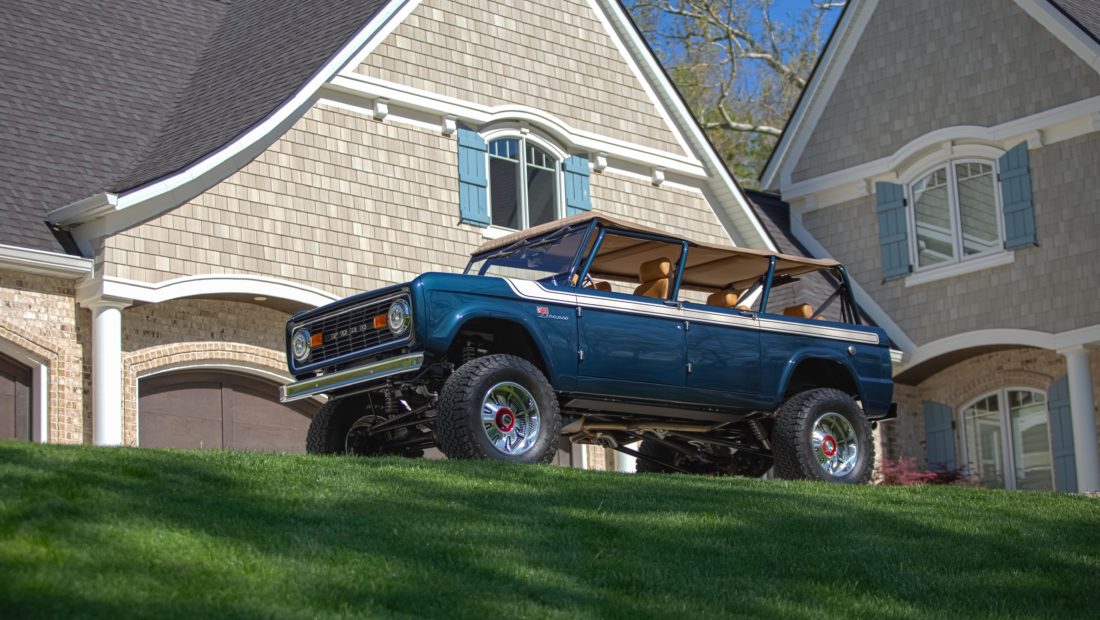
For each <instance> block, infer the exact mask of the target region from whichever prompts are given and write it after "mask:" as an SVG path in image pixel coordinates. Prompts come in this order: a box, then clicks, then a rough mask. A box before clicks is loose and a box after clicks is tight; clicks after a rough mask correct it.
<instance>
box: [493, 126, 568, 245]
mask: <svg viewBox="0 0 1100 620" xmlns="http://www.w3.org/2000/svg"><path fill="white" fill-rule="evenodd" d="M481 137H482V138H483V139H484V140H485V144H486V150H485V177H486V181H487V182H488V186H487V188H486V189H487V191H486V192H485V194H486V195H485V200H486V203H487V205H488V211H489V227H488V228H486V229H485V230H484V233H483V234H484V236H485V237H488V238H495V237H501V236H504V235H506V234H508V233H512V232H515V231H516V230H525V229H527V228H529V227H530V225H531V223H530V222H531V209H530V205H529V202H528V199H527V182H526V179H527V174H526V173H527V143H528V142H530V143H531V144H533V145H535V146H537V147H539V148H540V149H542V150H543V151H546V152H547V153H548V154H549V155H550V156H551V157H553V158H554V160H555V161H556V164H555V166H554V187H555V191H554V219H555V220H560V219H561V218H563V217H565V172H564V171H563V170H562V164H563V162H565V159H566V157H568V154H567V153H566V152H565V151H563V150H562V149H561V148H559V147H558V146H557V145H556V144H554V143H553V142H551V141H550V140H547V139H546V138H543V137H542V136H539V135H537V134H535V133H533V132H531V131H530V130H528V129H526V128H517V127H506V128H500V129H490V130H488V131H483V132H481ZM506 138H513V139H516V140H519V143H520V148H519V152H520V159H519V162H518V163H519V166H520V172H521V173H522V174H523V177H522V178H523V182H522V183H520V203H521V204H520V205H519V210H520V215H519V224H520V227H519V228H518V229H513V228H507V227H505V226H497V225H494V224H493V223H492V222H493V188H492V186H493V178H492V173H491V171H490V167H489V161H490V159H491V158H492V155H490V154H489V145H491V144H492V143H493V142H494V141H496V140H501V139H506Z"/></svg>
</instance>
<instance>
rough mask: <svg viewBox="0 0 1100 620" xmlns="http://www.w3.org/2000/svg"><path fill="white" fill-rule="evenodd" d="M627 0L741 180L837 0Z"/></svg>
mask: <svg viewBox="0 0 1100 620" xmlns="http://www.w3.org/2000/svg"><path fill="white" fill-rule="evenodd" d="M773 1H774V0H627V5H628V8H629V9H630V10H631V12H632V13H633V15H634V18H635V20H636V21H637V22H638V23H639V26H640V27H641V28H642V31H643V33H644V34H645V35H646V38H647V39H649V41H650V43H651V44H653V45H654V46H655V48H656V49H657V51H658V53H659V54H660V55H661V57H662V58H661V59H662V61H663V62H664V63H665V66H666V67H667V68H668V70H669V72H670V75H672V78H673V80H674V81H675V82H676V84H677V86H678V87H679V88H680V90H681V91H682V92H683V93H684V96H685V99H686V101H687V102H688V105H689V107H690V108H691V110H692V111H693V113H694V114H695V116H696V118H697V119H698V120H699V123H700V125H701V126H702V127H703V128H704V129H705V130H706V131H707V134H708V135H709V136H710V137H711V139H712V141H714V143H715V145H716V146H717V147H718V149H719V151H720V152H721V154H722V156H723V157H724V158H725V159H726V161H727V162H728V163H729V164H730V166H731V167H732V168H733V170H734V174H735V175H736V176H737V177H738V179H739V180H741V181H743V182H744V181H748V183H747V184H749V185H751V184H752V182H753V180H754V179H755V176H756V171H757V170H758V169H759V167H760V166H761V165H762V164H763V161H764V160H765V159H766V158H767V156H768V153H769V151H770V149H771V148H772V145H774V143H775V140H776V138H777V137H778V136H780V135H781V134H782V130H781V129H779V128H780V127H782V126H783V124H784V123H785V121H786V118H787V116H788V115H789V114H790V112H791V108H792V107H793V106H794V102H795V100H796V99H797V98H798V94H799V93H800V92H801V91H802V89H804V88H805V87H806V82H807V80H808V79H809V74H810V71H811V70H812V68H813V64H814V61H815V60H816V58H817V54H818V53H820V51H821V50H820V43H819V42H820V41H821V36H820V35H821V32H820V31H821V29H822V25H823V24H824V23H826V19H827V17H826V16H827V15H828V14H829V12H830V11H832V10H834V9H837V8H840V7H842V6H844V5H845V4H846V2H842V1H839V0H803V1H804V2H805V4H804V5H803V8H802V9H800V10H793V11H792V10H790V9H785V13H784V14H782V15H780V14H778V13H776V14H773V6H772V3H773Z"/></svg>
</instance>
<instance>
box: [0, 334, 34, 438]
mask: <svg viewBox="0 0 1100 620" xmlns="http://www.w3.org/2000/svg"><path fill="white" fill-rule="evenodd" d="M0 439H24V440H27V441H30V439H31V369H30V368H27V367H26V366H24V365H22V364H20V363H19V362H17V361H15V360H13V359H11V358H10V357H7V356H6V355H0Z"/></svg>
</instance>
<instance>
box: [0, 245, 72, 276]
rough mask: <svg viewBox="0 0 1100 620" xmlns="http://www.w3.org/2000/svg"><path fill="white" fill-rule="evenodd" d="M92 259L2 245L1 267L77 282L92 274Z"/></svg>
mask: <svg viewBox="0 0 1100 620" xmlns="http://www.w3.org/2000/svg"><path fill="white" fill-rule="evenodd" d="M93 265H94V261H93V260H92V259H90V258H82V257H79V256H69V255H68V254H59V253H57V252H45V251H43V250H32V249H29V248H20V247H16V246H13V245H3V244H0V267H6V268H9V269H14V270H15V271H23V272H29V273H38V274H42V275H47V276H57V277H61V278H67V279H70V280H77V279H80V278H83V277H84V276H87V275H90V274H91V273H92V267H93Z"/></svg>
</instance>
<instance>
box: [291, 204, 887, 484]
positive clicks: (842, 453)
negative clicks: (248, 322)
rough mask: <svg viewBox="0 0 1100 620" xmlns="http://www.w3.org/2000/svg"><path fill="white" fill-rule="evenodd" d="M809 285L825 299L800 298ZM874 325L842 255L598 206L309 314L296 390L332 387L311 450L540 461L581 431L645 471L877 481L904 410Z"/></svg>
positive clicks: (295, 345) (300, 317) (300, 338)
mask: <svg viewBox="0 0 1100 620" xmlns="http://www.w3.org/2000/svg"><path fill="white" fill-rule="evenodd" d="M808 278H819V279H820V280H819V281H820V282H826V283H828V284H829V285H830V288H831V289H832V293H831V295H829V296H828V297H827V299H825V300H824V301H823V302H822V303H821V304H819V307H817V308H813V307H812V306H810V305H809V304H805V303H792V302H797V301H798V295H797V294H792V292H794V293H797V292H798V290H799V288H798V286H797V284H798V283H799V282H801V281H803V280H806V279H808ZM859 323H860V320H859V313H858V310H857V308H856V305H855V303H854V299H853V296H852V293H851V288H850V285H849V280H848V275H847V273H846V272H845V271H844V268H843V267H842V266H841V265H840V264H838V263H837V262H835V261H832V260H814V259H806V258H800V257H795V256H786V255H782V254H775V253H771V252H764V251H759V250H749V249H741V248H731V247H722V246H715V245H708V244H703V243H695V242H692V241H687V240H683V239H679V238H676V237H673V236H669V235H667V234H664V233H661V232H660V231H657V230H653V229H650V228H646V227H642V226H639V225H636V224H632V223H627V222H621V221H617V220H614V219H612V218H609V217H607V216H603V215H595V214H588V213H586V214H581V215H577V216H572V217H568V218H565V219H562V220H557V221H555V222H551V223H549V224H545V225H542V226H537V227H534V228H531V229H528V230H525V231H521V232H517V233H514V234H511V235H508V236H506V237H503V238H500V239H495V240H492V241H489V242H487V243H485V244H484V245H482V246H481V247H480V248H478V249H477V251H475V252H474V254H473V256H472V257H471V259H470V262H469V264H468V265H467V267H466V270H465V271H464V273H462V274H445V273H426V274H424V275H421V276H419V277H417V278H416V279H414V280H413V281H411V282H409V283H407V284H400V285H396V286H390V287H387V288H383V289H379V290H376V291H372V292H369V293H363V294H361V295H356V296H353V297H349V298H347V299H344V300H342V301H338V302H335V303H332V304H329V305H326V306H323V307H320V308H316V309H314V310H309V311H306V312H302V313H299V314H297V315H295V316H294V317H292V318H291V319H290V321H289V322H288V323H287V326H286V341H287V359H288V363H289V366H290V373H291V374H292V375H293V376H294V377H295V381H294V382H292V383H290V384H288V385H285V386H283V388H282V394H281V396H282V399H283V401H291V400H296V399H300V398H307V397H311V396H316V395H320V394H324V395H326V396H327V397H328V400H327V402H326V403H325V404H324V405H323V406H322V407H321V408H320V410H319V411H318V412H317V414H316V415H315V416H314V418H313V421H312V423H311V424H310V428H309V433H308V436H307V438H306V448H307V450H308V451H309V452H311V453H322V454H323V453H341V454H358V455H387V454H388V455H405V456H419V455H421V454H423V451H424V450H425V449H428V448H432V447H437V448H439V449H440V450H441V451H442V452H443V453H444V454H445V455H446V456H447V457H449V458H465V459H470V458H475V459H477V458H480V459H499V460H505V461H512V462H517V463H540V462H548V461H549V460H551V459H552V458H553V456H554V455H555V453H556V452H557V450H558V446H559V443H560V442H562V441H569V442H572V443H574V444H597V445H602V446H605V447H608V448H611V449H615V450H619V451H622V452H624V453H627V454H631V455H634V456H636V457H637V459H638V470H639V471H647V472H687V473H699V474H712V475H715V474H718V475H743V476H761V475H763V474H764V473H766V472H767V471H768V470H769V469H771V468H773V467H774V470H775V473H776V475H778V476H779V477H781V478H809V479H816V480H825V481H834V482H862V481H865V480H867V479H868V477H869V476H870V473H871V467H872V462H873V460H874V458H873V457H874V454H873V451H874V447H873V443H872V440H871V428H872V424H874V423H875V421H877V420H883V419H887V418H890V417H893V416H894V415H896V414H895V412H896V408H895V406H894V405H893V404H892V403H891V399H892V395H893V382H892V379H891V363H890V353H889V342H888V340H887V338H886V334H885V333H884V332H883V331H882V330H881V329H879V328H877V327H868V326H861V325H860V324H859ZM636 442H640V444H638V443H636ZM631 446H636V448H634V447H631Z"/></svg>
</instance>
